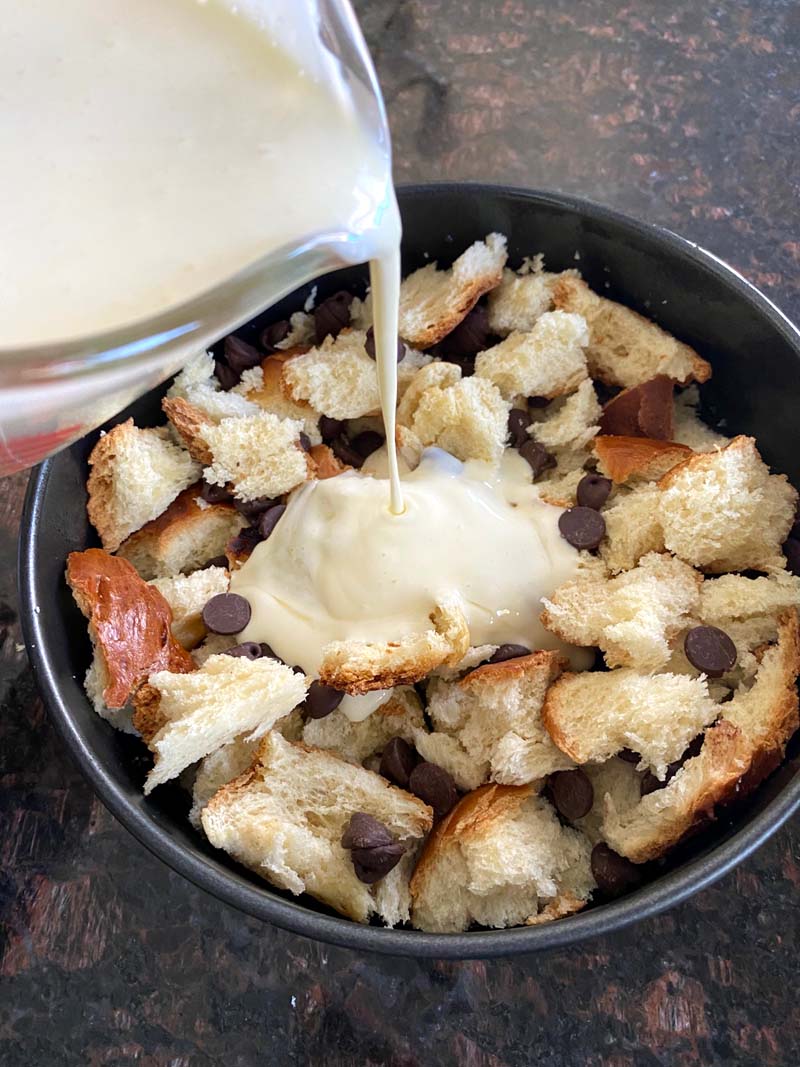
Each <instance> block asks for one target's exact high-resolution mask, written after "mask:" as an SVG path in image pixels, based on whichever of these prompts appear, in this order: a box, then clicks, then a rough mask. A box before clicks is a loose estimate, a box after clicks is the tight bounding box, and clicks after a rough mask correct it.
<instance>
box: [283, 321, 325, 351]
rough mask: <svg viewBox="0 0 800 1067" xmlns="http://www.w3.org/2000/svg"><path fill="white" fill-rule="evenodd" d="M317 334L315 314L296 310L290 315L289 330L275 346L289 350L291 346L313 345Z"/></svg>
mask: <svg viewBox="0 0 800 1067" xmlns="http://www.w3.org/2000/svg"><path fill="white" fill-rule="evenodd" d="M315 334H316V329H315V327H314V316H313V315H311V314H309V312H308V311H295V312H293V313H292V314H291V315H290V316H289V332H288V333H287V334H286V336H285V337H284V339H283V340H282V341H278V343H277V344H276V345H275V347H276V348H280V349H281V350H282V351H287V350H288V349H290V348H298V347H300V346H303V345H313V343H314V337H315Z"/></svg>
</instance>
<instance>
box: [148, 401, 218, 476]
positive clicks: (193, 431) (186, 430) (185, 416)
mask: <svg viewBox="0 0 800 1067" xmlns="http://www.w3.org/2000/svg"><path fill="white" fill-rule="evenodd" d="M161 410H162V411H163V412H164V414H165V415H166V416H167V418H168V419H169V421H170V422H171V423H172V425H173V427H174V428H175V432H176V433H177V434H178V436H179V437H180V439H181V440H182V441H183V443H184V444H185V445H186V450H187V451H188V453H189V455H190V456H191V457H192V459H193V460H196V461H197V462H198V463H202V464H203V466H204V467H207V466H208V465H209V463H211V461H212V460H213V458H214V457H213V455H212V453H211V449H210V448H209V447H208V445H207V444H206V442H205V440H204V438H203V429H204V428H205V427H206V426H213V425H214V420H213V419H212V418H210V417H209V416H208V415H206V413H205V412H204V411H201V410H200V408H198V407H195V405H194V404H191V403H189V401H188V400H184V399H183V397H179V396H174V397H170V396H165V397H164V399H163V400H162V401H161Z"/></svg>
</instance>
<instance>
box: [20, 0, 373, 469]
mask: <svg viewBox="0 0 800 1067" xmlns="http://www.w3.org/2000/svg"><path fill="white" fill-rule="evenodd" d="M238 7H239V8H240V9H243V10H245V11H246V12H247V14H248V15H249V16H250V17H251V18H252V19H253V20H254V21H256V22H258V23H260V24H261V27H263V28H265V29H266V30H267V31H268V32H271V33H273V34H274V36H275V37H277V38H278V39H279V41H280V46H281V49H282V50H284V51H286V52H287V53H289V54H290V55H291V56H292V57H293V58H294V59H296V61H297V62H298V63H299V64H301V65H302V67H303V69H304V70H306V71H308V72H310V73H311V74H313V76H314V77H315V78H316V79H317V80H318V81H320V82H321V83H323V84H324V85H325V87H326V91H329V92H330V93H331V94H334V95H337V96H340V97H341V98H342V99H347V101H348V105H349V107H350V108H351V109H352V111H353V112H354V113H355V114H356V115H357V117H358V120H359V123H360V124H361V127H362V128H363V129H364V131H365V132H366V134H367V136H368V138H369V140H370V142H371V143H372V144H374V145H375V146H376V147H377V148H378V149H379V153H380V155H381V157H382V159H383V160H385V168H383V169H384V171H385V173H384V174H383V180H382V181H378V182H376V183H373V185H372V186H371V188H370V190H369V195H367V196H366V197H365V196H364V190H360V191H359V195H360V200H359V204H358V208H359V210H358V211H357V212H355V213H353V214H352V215H351V218H352V219H354V220H356V221H355V223H354V224H353V226H352V228H348V229H347V230H339V231H337V232H327V233H310V234H309V233H305V234H303V233H300V234H298V235H297V240H296V242H293V243H290V244H285V245H283V246H282V247H279V248H276V249H273V250H271V251H270V252H269V253H268V254H265V255H263V256H262V257H261V258H260V259H258V260H257V261H255V262H253V263H251V264H249V265H247V266H246V267H244V268H243V269H241V270H240V271H238V273H236V274H234V275H233V276H232V277H229V278H227V279H226V280H224V281H223V282H221V283H220V284H218V285H215V286H214V287H213V288H211V289H208V290H207V291H205V292H202V293H199V294H198V295H197V296H193V297H192V298H191V299H189V300H187V301H185V302H183V303H181V304H179V305H176V306H173V307H169V308H166V309H164V310H160V311H158V312H157V313H156V314H154V315H152V316H150V317H148V318H146V319H142V320H140V321H136V322H133V323H132V324H129V325H125V326H123V327H119V328H114V329H111V330H107V331H104V332H102V333H97V334H94V335H89V336H82V337H78V338H75V339H70V340H67V341H64V342H63V343H62V342H57V343H47V344H40V345H35V346H29V347H24V348H19V347H17V348H14V349H12V348H5V347H3V342H2V323H1V322H0V474H8V473H11V472H13V471H16V470H21V469H23V468H25V467H28V466H30V465H32V464H33V463H36V462H38V461H39V460H41V459H43V458H44V457H45V456H47V455H49V454H50V453H52V452H54V451H56V450H58V449H59V448H62V447H64V446H65V445H67V444H69V443H71V442H72V441H74V440H76V439H77V438H78V437H80V436H82V435H84V434H86V433H88V432H89V431H90V430H92V429H94V428H95V427H97V426H98V425H100V424H101V423H102V422H104V421H105V420H106V419H108V418H109V417H111V416H112V415H113V414H115V413H116V412H118V411H119V410H121V409H122V408H123V407H125V406H126V405H127V404H129V403H130V402H131V401H132V400H134V399H135V398H136V397H137V396H140V395H141V394H143V393H144V392H146V391H147V390H149V389H152V388H153V387H155V386H156V385H158V384H159V383H160V382H162V381H163V380H164V379H165V378H167V377H168V376H169V375H171V374H173V373H174V372H175V371H177V370H178V369H179V367H180V366H181V365H182V364H183V363H185V362H186V360H187V359H188V358H189V357H190V356H192V355H193V354H194V353H196V352H198V351H200V350H202V349H203V348H205V347H207V346H208V345H209V344H211V343H213V342H214V341H215V340H217V339H218V338H220V337H222V336H224V335H225V334H227V333H229V332H231V331H232V330H234V329H236V328H237V327H238V326H239V325H241V324H242V323H243V322H246V321H247V320H248V319H250V318H252V317H253V316H254V315H256V314H257V313H258V312H259V311H261V310H262V309H263V308H265V307H267V306H269V305H270V304H272V303H274V302H275V301H276V300H278V299H280V298H281V297H282V296H284V295H285V294H286V293H288V292H291V291H292V290H294V289H296V288H297V287H298V286H300V285H302V284H304V283H305V282H307V281H309V280H310V279H312V278H314V277H316V276H318V275H320V274H323V273H326V272H327V271H330V270H333V269H335V268H337V267H340V266H343V265H347V264H352V263H360V262H364V261H365V260H367V259H369V258H370V257H371V255H372V253H373V244H372V238H373V236H374V233H375V231H376V230H377V228H378V227H379V224H380V220H381V218H382V217H383V216H384V214H385V212H386V211H387V208H388V207H389V206H390V205H392V204H393V196H394V193H393V190H392V185H391V159H390V145H389V135H388V130H387V125H386V116H385V112H384V107H383V102H382V99H381V95H380V90H379V88H378V85H377V79H376V76H375V71H374V68H373V66H372V62H371V60H370V57H369V54H368V52H367V49H366V45H365V43H364V40H363V37H362V35H361V32H360V29H359V27H358V24H357V21H356V18H355V15H354V13H353V11H352V8H351V7H350V4H349V2H348V0H239V4H238ZM254 32H255V31H254ZM231 195H233V196H235V189H232V190H231ZM354 195H355V191H354ZM121 209H124V205H121ZM199 224H200V225H202V220H201V221H200V223H199ZM35 237H36V235H32V239H35ZM46 300H47V266H46V259H43V266H42V304H43V306H45V305H46Z"/></svg>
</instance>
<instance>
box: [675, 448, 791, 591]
mask: <svg viewBox="0 0 800 1067" xmlns="http://www.w3.org/2000/svg"><path fill="white" fill-rule="evenodd" d="M659 488H660V490H661V498H660V505H659V515H660V522H661V526H662V529H663V531H664V544H665V546H666V547H667V548H668V549H669V550H670V552H674V553H675V555H676V556H680V557H681V559H685V560H686V561H687V562H688V563H692V564H694V566H696V567H701V568H702V569H703V570H706V571H709V572H711V573H720V572H724V571H737V570H748V569H753V570H759V571H771V570H782V569H783V568H784V567H785V560H784V557H783V551H782V549H781V545H782V544H783V542H784V541H785V540H786V537H787V536H788V533H789V530H790V529H791V526H792V523H793V522H794V515H795V508H796V506H797V491H796V490H795V489H794V488H793V487H792V486H791V485H790V484H789V482H788V480H787V478H786V476H785V475H784V474H770V473H769V468H768V467H767V465H766V464H765V463H764V462H763V461H762V459H761V457H760V456H759V454H758V450H757V448H756V443H755V441H754V440H753V438H752V437H735V438H734V439H733V440H732V441H731V443H730V444H729V445H727V446H726V447H725V448H723V449H721V450H720V451H718V452H706V453H701V454H699V455H695V456H692V457H691V458H690V459H687V460H686V461H685V462H683V463H681V464H679V465H678V466H677V467H674V468H673V469H672V470H671V471H670V472H669V473H668V474H666V475H665V476H664V477H663V478H662V479H661V481H660V482H659Z"/></svg>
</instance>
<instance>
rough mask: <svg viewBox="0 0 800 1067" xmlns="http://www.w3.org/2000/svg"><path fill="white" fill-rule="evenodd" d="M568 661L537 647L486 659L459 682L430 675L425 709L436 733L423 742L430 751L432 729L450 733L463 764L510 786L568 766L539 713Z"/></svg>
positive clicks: (447, 767) (432, 740) (441, 732)
mask: <svg viewBox="0 0 800 1067" xmlns="http://www.w3.org/2000/svg"><path fill="white" fill-rule="evenodd" d="M566 665H567V663H566V660H565V659H564V658H563V657H562V656H560V655H559V654H558V653H557V652H544V651H539V652H533V653H531V654H530V655H527V656H519V657H517V658H516V659H509V660H505V661H503V662H501V663H487V664H484V666H482V667H478V668H476V669H475V670H473V671H470V672H469V674H466V675H465V676H464V677H463V678H461V679H460V680H459V681H455V682H447V681H444V680H443V679H434V680H432V681H431V683H430V685H429V686H428V707H427V711H428V716H429V718H430V720H431V723H432V724H433V727H434V731H435V733H434V734H433V735H432V736H431V740H430V741H428V742H424V741H423V742H422V744H423V747H426V746H427V747H428V748H429V749H430V750H431V751H432V749H431V748H430V746H431V745H435V744H436V742H435V740H434V738H435V737H436V733H440V734H449V735H450V736H451V737H453V738H454V739H456V740H457V742H458V744H459V745H460V747H461V749H462V750H463V751H464V752H465V753H466V755H467V756H468V757H469V760H470V761H471V764H467V765H466V767H469V766H470V765H471V767H472V768H474V769H475V771H477V770H478V769H479V768H488V771H489V774H490V776H491V778H492V780H493V781H496V782H502V783H505V784H509V785H523V784H526V783H527V782H532V781H534V780H536V779H539V778H543V777H544V776H545V775H548V774H551V773H552V772H553V771H558V770H567V769H569V768H570V767H572V766H573V764H572V761H571V760H570V759H569V758H567V757H566V756H565V755H564V753H563V752H561V751H559V749H558V748H557V747H556V746H555V745H554V744H553V742H552V740H551V738H550V736H549V734H548V733H547V731H546V730H545V728H544V724H543V723H542V718H541V711H542V705H543V703H544V699H545V694H546V693H547V689H548V686H550V685H551V683H552V682H553V681H554V680H555V679H556V678H557V677H558V676H559V675H560V674H561V671H562V670H563V669H564V667H565V666H566ZM440 744H441V745H442V746H443V745H444V743H440ZM450 747H451V748H452V746H450ZM418 748H419V743H418ZM424 754H425V753H423V755H424ZM446 755H447V753H446V752H445V756H446ZM426 758H430V757H428V756H426ZM451 763H452V755H451ZM443 765H444V766H445V767H446V769H450V766H448V765H447V764H443ZM464 769H465V768H464V765H463V764H462V766H460V767H459V770H461V771H463V770H464ZM451 773H453V776H454V777H455V778H456V780H457V781H458V778H459V775H457V774H456V773H454V772H453V771H451ZM462 780H463V776H462Z"/></svg>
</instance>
